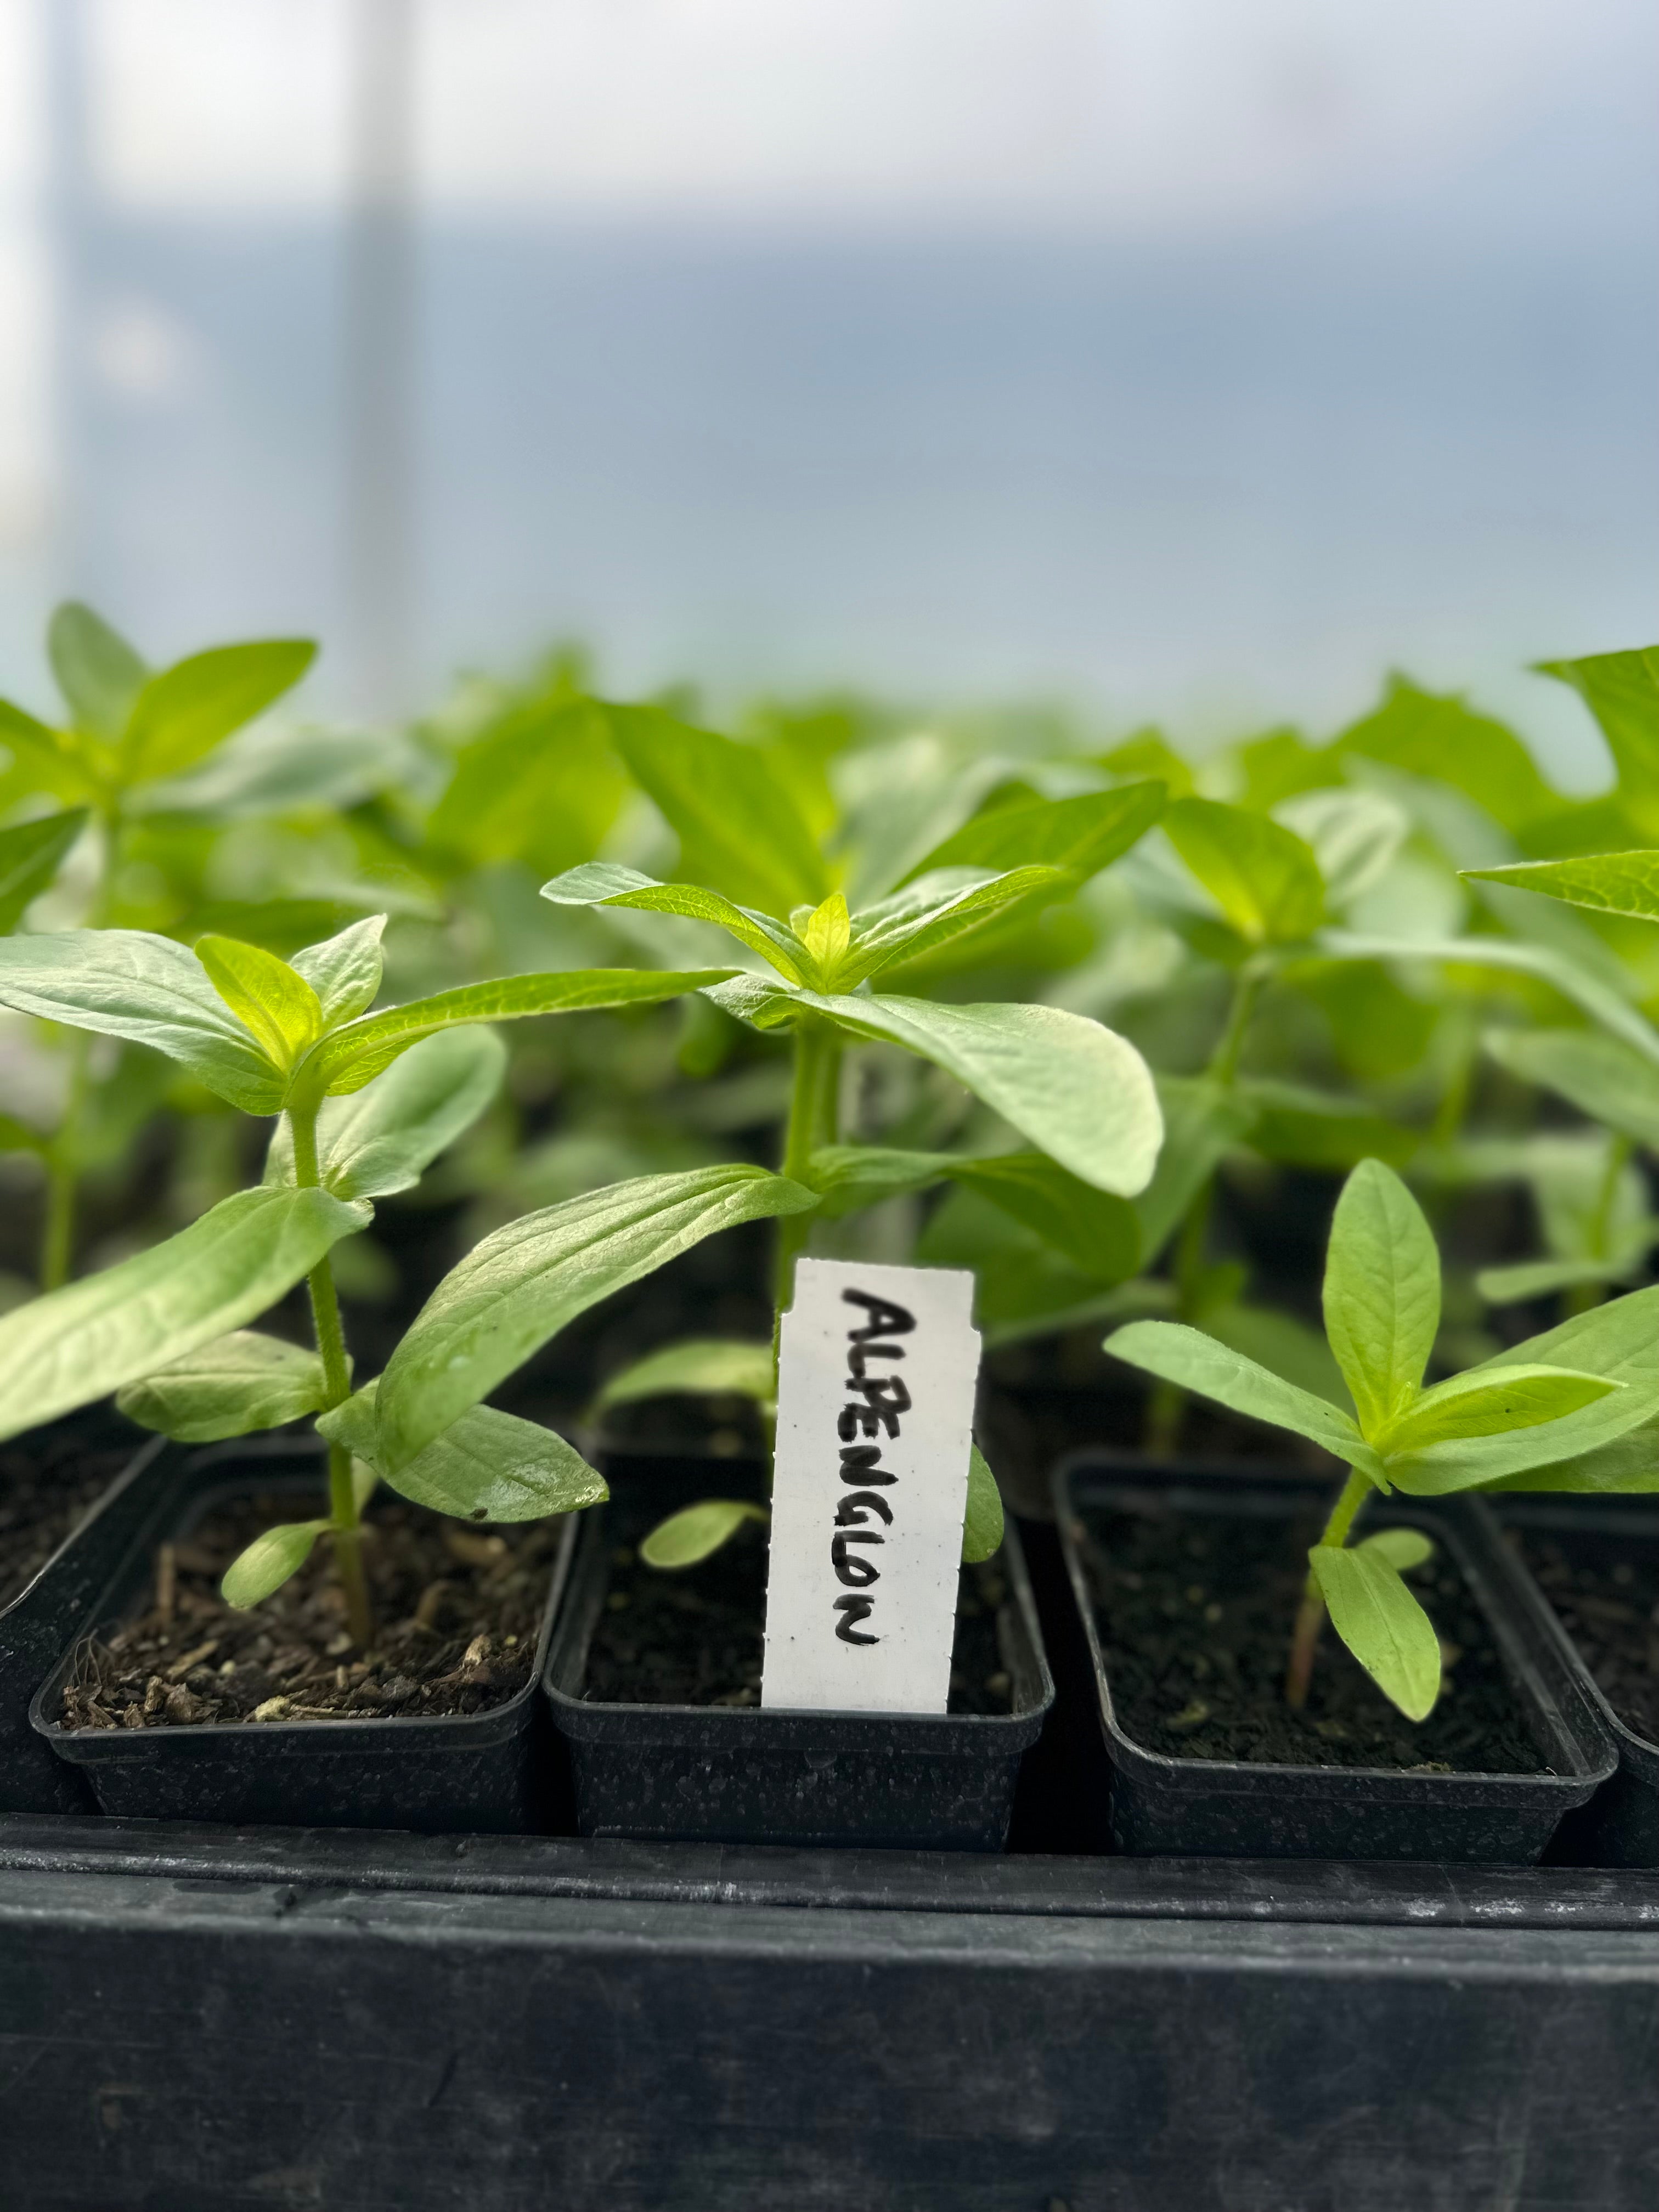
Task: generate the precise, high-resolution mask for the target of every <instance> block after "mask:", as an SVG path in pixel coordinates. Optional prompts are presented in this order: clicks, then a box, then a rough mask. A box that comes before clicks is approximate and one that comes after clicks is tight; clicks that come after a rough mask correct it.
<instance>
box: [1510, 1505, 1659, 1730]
mask: <svg viewBox="0 0 1659 2212" xmlns="http://www.w3.org/2000/svg"><path fill="white" fill-rule="evenodd" d="M1511 1541H1517V1542H1518V1543H1519V1544H1520V1547H1521V1553H1522V1558H1523V1559H1525V1560H1526V1563H1527V1565H1528V1566H1529V1567H1530V1568H1531V1569H1532V1571H1533V1573H1534V1575H1535V1576H1536V1577H1537V1579H1538V1583H1539V1587H1540V1588H1541V1589H1542V1591H1543V1593H1544V1595H1545V1596H1546V1597H1547V1598H1548V1600H1549V1601H1550V1603H1551V1604H1552V1605H1553V1607H1555V1610H1556V1611H1557V1613H1559V1615H1560V1616H1561V1625H1562V1626H1563V1627H1564V1628H1565V1630H1566V1632H1567V1633H1568V1635H1569V1636H1570V1637H1571V1638H1572V1640H1573V1642H1574V1643H1575V1644H1577V1647H1578V1651H1579V1656H1581V1657H1582V1658H1583V1662H1584V1664H1585V1665H1586V1666H1587V1667H1588V1668H1589V1670H1590V1673H1591V1674H1593V1675H1594V1676H1595V1680H1596V1684H1597V1686H1598V1687H1599V1688H1600V1690H1601V1694H1602V1696H1603V1697H1604V1698H1605V1699H1607V1703H1608V1704H1609V1705H1611V1706H1612V1707H1613V1711H1614V1712H1615V1713H1617V1714H1618V1716H1619V1717H1620V1720H1621V1721H1623V1723H1625V1725H1626V1728H1628V1729H1634V1730H1635V1732H1636V1734H1637V1735H1640V1736H1645V1737H1646V1738H1647V1740H1648V1741H1649V1742H1650V1743H1659V1523H1656V1526H1655V1530H1654V1534H1653V1537H1652V1538H1651V1540H1650V1541H1648V1542H1646V1543H1644V1542H1643V1541H1641V1539H1640V1538H1635V1539H1632V1538H1630V1537H1626V1536H1613V1535H1601V1534H1595V1533H1593V1532H1591V1531H1589V1530H1586V1531H1585V1532H1584V1533H1583V1534H1580V1533H1579V1532H1578V1531H1577V1530H1576V1529H1575V1530H1571V1531H1566V1530H1564V1531H1559V1532H1558V1531H1552V1532H1551V1533H1550V1534H1548V1535H1545V1534H1542V1532H1541V1531H1534V1530H1532V1529H1528V1530H1527V1531H1526V1532H1525V1533H1524V1534H1521V1533H1519V1532H1514V1533H1513V1534H1512V1537H1511Z"/></svg>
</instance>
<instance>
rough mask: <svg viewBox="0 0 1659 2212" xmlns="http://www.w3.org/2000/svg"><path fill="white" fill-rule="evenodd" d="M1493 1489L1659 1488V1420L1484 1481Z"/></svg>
mask: <svg viewBox="0 0 1659 2212" xmlns="http://www.w3.org/2000/svg"><path fill="white" fill-rule="evenodd" d="M1488 1490H1493V1491H1517V1490H1518V1491H1541V1492H1559V1491H1566V1492H1578V1493H1579V1494H1581V1495H1583V1496H1586V1497H1596V1498H1607V1497H1629V1496H1638V1495H1646V1494H1650V1493H1651V1492H1655V1491H1659V1423H1655V1422H1652V1421H1646V1422H1644V1423H1643V1425H1641V1427H1639V1428H1635V1429H1632V1430H1631V1431H1629V1432H1628V1433H1627V1434H1626V1435H1625V1436H1622V1437H1614V1438H1613V1442H1612V1443H1607V1444H1598V1445H1596V1446H1595V1449H1593V1450H1590V1451H1586V1452H1581V1453H1580V1454H1579V1455H1578V1456H1577V1458H1576V1459H1563V1460H1552V1461H1551V1462H1548V1463H1547V1465H1546V1466H1543V1467H1529V1468H1522V1469H1521V1470H1520V1471H1519V1473H1517V1474H1510V1475H1506V1476H1504V1477H1503V1478H1502V1479H1501V1480H1498V1481H1496V1482H1489V1483H1486V1484H1483V1485H1482V1486H1481V1495H1482V1496H1483V1497H1484V1496H1485V1495H1486V1492H1487V1491H1488Z"/></svg>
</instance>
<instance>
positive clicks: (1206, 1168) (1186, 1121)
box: [1134, 1075, 1252, 1264]
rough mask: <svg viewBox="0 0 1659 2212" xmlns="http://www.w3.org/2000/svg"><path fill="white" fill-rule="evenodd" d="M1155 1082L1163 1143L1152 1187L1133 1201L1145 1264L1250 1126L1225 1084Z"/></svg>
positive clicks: (1197, 1079)
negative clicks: (1162, 1126)
mask: <svg viewBox="0 0 1659 2212" xmlns="http://www.w3.org/2000/svg"><path fill="white" fill-rule="evenodd" d="M1157 1082H1158V1105H1159V1108H1160V1109H1161V1111H1162V1114H1163V1119H1164V1144H1163V1147H1162V1149H1161V1150H1160V1152H1159V1153H1158V1165H1157V1167H1156V1168H1155V1169H1154V1170H1153V1171H1152V1181H1151V1182H1150V1183H1148V1184H1147V1186H1146V1189H1145V1190H1143V1191H1142V1192H1141V1193H1140V1194H1139V1197H1138V1198H1137V1199H1136V1200H1135V1201H1134V1207H1135V1212H1136V1215H1137V1216H1138V1218H1139V1222H1140V1249H1141V1255H1142V1259H1143V1261H1145V1262H1146V1263H1147V1264H1150V1263H1151V1262H1152V1261H1154V1260H1156V1259H1157V1257H1158V1254H1159V1253H1160V1252H1161V1251H1162V1250H1163V1249H1164V1245H1165V1243H1167V1242H1168V1240H1169V1238H1170V1237H1171V1236H1172V1235H1173V1233H1174V1232H1175V1231H1176V1229H1177V1228H1179V1226H1180V1225H1181V1224H1182V1222H1183V1221H1184V1220H1185V1219H1186V1218H1187V1215H1188V1212H1189V1211H1190V1210H1191V1207H1192V1203H1193V1200H1194V1199H1195V1198H1196V1197H1197V1196H1198V1194H1199V1192H1200V1190H1202V1189H1203V1188H1204V1186H1205V1185H1206V1183H1207V1182H1209V1180H1210V1177H1211V1176H1212V1175H1213V1174H1214V1173H1215V1171H1216V1169H1217V1168H1218V1166H1219V1165H1220V1164H1221V1161H1222V1159H1223V1158H1224V1157H1225V1154H1226V1153H1228V1152H1231V1150H1232V1148H1233V1147H1234V1146H1235V1145H1237V1144H1239V1143H1240V1142H1242V1141H1243V1139H1244V1138H1245V1137H1246V1136H1247V1135H1248V1134H1249V1130H1250V1127H1251V1123H1252V1115H1251V1111H1250V1109H1249V1107H1248V1106H1246V1105H1245V1104H1244V1103H1243V1100H1242V1099H1240V1098H1239V1097H1237V1096H1236V1095H1235V1094H1234V1092H1233V1091H1231V1089H1229V1087H1228V1086H1227V1085H1225V1084H1222V1083H1218V1082H1214V1081H1212V1080H1211V1079H1209V1078H1207V1077H1205V1076H1182V1075H1160V1076H1159V1077H1158V1079H1157Z"/></svg>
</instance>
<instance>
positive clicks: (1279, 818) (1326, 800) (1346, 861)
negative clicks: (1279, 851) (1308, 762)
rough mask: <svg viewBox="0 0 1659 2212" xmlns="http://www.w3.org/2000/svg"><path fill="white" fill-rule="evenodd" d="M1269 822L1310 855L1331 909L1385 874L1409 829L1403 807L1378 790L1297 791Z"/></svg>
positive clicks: (1275, 810) (1344, 903) (1368, 888)
mask: <svg viewBox="0 0 1659 2212" xmlns="http://www.w3.org/2000/svg"><path fill="white" fill-rule="evenodd" d="M1273 819H1274V820H1275V821H1276V822H1278V823H1280V824H1281V825H1282V827H1284V828H1285V829H1289V830H1290V831H1291V833H1292V834H1293V835H1294V836H1297V837H1300V838H1301V839H1302V841H1303V842H1304V844H1305V845H1306V846H1307V847H1308V848H1309V849H1310V852H1311V853H1312V854H1313V856H1314V860H1315V861H1316V864H1317V866H1318V868H1319V872H1320V874H1321V875H1322V877H1323V878H1324V879H1325V896H1326V899H1327V901H1328V903H1329V904H1330V905H1331V906H1333V907H1341V906H1346V904H1347V902H1348V901H1349V900H1350V899H1356V898H1358V896H1359V895H1360V893H1361V892H1362V891H1368V890H1370V887H1371V885H1372V884H1374V883H1376V881H1377V880H1378V879H1379V878H1381V877H1382V876H1383V875H1385V874H1386V873H1387V872H1388V870H1389V866H1390V865H1391V864H1392V862H1393V860H1394V858H1395V854H1397V853H1398V852H1399V850H1400V848H1401V845H1402V844H1403V843H1404V842H1405V840H1406V837H1407V834H1408V832H1409V831H1410V829H1411V821H1410V817H1408V816H1407V812H1406V810H1405V808H1404V807H1403V806H1401V805H1398V804H1397V803H1396V802H1395V800H1394V799H1389V798H1386V797H1385V796H1384V795H1383V793H1381V792H1380V791H1349V790H1333V791H1304V792H1299V793H1297V795H1296V797H1295V798H1293V799H1286V800H1285V802H1284V803H1283V805H1279V806H1277V807H1275V808H1274V810H1273Z"/></svg>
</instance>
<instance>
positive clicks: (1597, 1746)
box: [1054, 1454, 1618, 1866]
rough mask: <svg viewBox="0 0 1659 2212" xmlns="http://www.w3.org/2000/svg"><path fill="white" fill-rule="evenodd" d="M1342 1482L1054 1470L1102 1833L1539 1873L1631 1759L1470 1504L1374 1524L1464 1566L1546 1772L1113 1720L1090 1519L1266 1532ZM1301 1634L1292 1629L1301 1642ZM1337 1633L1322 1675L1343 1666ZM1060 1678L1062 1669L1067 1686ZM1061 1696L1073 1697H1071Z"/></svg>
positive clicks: (1191, 1470)
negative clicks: (1233, 1750) (1086, 1552)
mask: <svg viewBox="0 0 1659 2212" xmlns="http://www.w3.org/2000/svg"><path fill="white" fill-rule="evenodd" d="M1333 1497H1334V1487H1333V1484H1332V1481H1331V1479H1330V1478H1328V1477H1322V1476H1317V1475H1314V1474H1309V1473H1306V1472H1304V1471H1300V1470H1288V1471H1283V1472H1279V1473H1275V1474H1272V1475H1262V1474H1256V1473H1255V1472H1254V1471H1250V1472H1246V1471H1244V1470H1242V1469H1237V1468H1218V1467H1214V1466H1211V1467H1187V1466H1173V1467H1169V1468H1160V1467H1155V1466H1152V1465H1150V1464H1149V1463H1148V1462H1145V1461H1130V1460H1125V1459H1114V1458H1112V1457H1111V1456H1110V1455H1106V1454H1089V1455H1079V1456H1078V1457H1076V1458H1074V1459H1073V1460H1070V1461H1067V1462H1062V1464H1061V1465H1060V1468H1057V1469H1056V1471H1055V1475H1054V1502H1055V1511H1056V1516H1057V1518H1058V1521H1059V1525H1060V1543H1061V1547H1062V1549H1063V1553H1064V1557H1065V1561H1066V1569H1067V1574H1068V1579H1069V1583H1070V1588H1071V1595H1072V1600H1073V1607H1074V1608H1075V1611H1074V1616H1073V1619H1072V1620H1070V1621H1069V1622H1068V1623H1067V1626H1066V1630H1065V1632H1064V1638H1065V1641H1064V1644H1063V1645H1062V1647H1061V1663H1062V1667H1063V1668H1065V1669H1066V1672H1067V1673H1069V1675H1070V1681H1069V1683H1067V1684H1066V1686H1067V1687H1069V1688H1070V1690H1071V1692H1072V1697H1071V1705H1072V1709H1073V1719H1074V1735H1075V1748H1076V1753H1077V1755H1078V1756H1079V1759H1080V1761H1081V1762H1082V1767H1083V1771H1082V1772H1081V1774H1080V1776H1079V1784H1080V1787H1081V1788H1082V1789H1083V1791H1084V1793H1085V1799H1086V1801H1087V1802H1088V1804H1089V1806H1090V1807H1091V1814H1092V1826H1093V1828H1094V1831H1095V1837H1096V1840H1097V1843H1098V1844H1101V1845H1102V1846H1103V1847H1104V1848H1108V1849H1111V1850H1119V1851H1128V1852H1135V1853H1173V1854H1179V1855H1182V1856H1202V1857H1244V1858H1257V1859H1268V1858H1347V1859H1371V1860H1379V1859H1415V1860H1440V1861H1448V1862H1462V1863H1486V1864H1491V1865H1508V1866H1528V1865H1532V1864H1534V1863H1536V1862H1537V1861H1538V1860H1539V1859H1540V1858H1541V1857H1542V1855H1543V1853H1544V1851H1545V1850H1546V1848H1547V1845H1548V1844H1549V1842H1550V1839H1551V1838H1552V1837H1553V1834H1554V1832H1555V1830H1556V1828H1557V1827H1558V1826H1559V1824H1560V1822H1561V1820H1563V1818H1564V1817H1565V1815H1566V1814H1569V1813H1571V1812H1572V1811H1573V1810H1574V1809H1575V1808H1577V1807H1579V1806H1582V1805H1584V1804H1586V1803H1588V1802H1589V1800H1590V1798H1591V1797H1593V1796H1595V1792H1596V1791H1597V1790H1599V1789H1600V1788H1601V1786H1602V1785H1603V1784H1605V1783H1606V1782H1607V1780H1608V1779H1609V1778H1610V1777H1611V1775H1612V1774H1613V1771H1614V1768H1615V1767H1616V1765H1617V1763H1618V1754H1617V1751H1616V1749H1615V1747H1614V1745H1613V1739H1612V1737H1611V1735H1609V1733H1608V1731H1607V1728H1606V1726H1605V1724H1604V1723H1603V1720H1602V1717H1601V1713H1600V1712H1599V1711H1598V1710H1597V1708H1596V1705H1595V1700H1594V1698H1593V1696H1592V1694H1591V1686H1590V1685H1589V1682H1588V1681H1587V1680H1586V1679H1585V1677H1584V1674H1583V1668H1581V1667H1580V1666H1579V1665H1578V1664H1577V1662H1576V1660H1575V1659H1574V1658H1573V1656H1572V1654H1571V1650H1569V1649H1567V1648H1566V1647H1565V1644H1564V1642H1563V1640H1562V1639H1561V1638H1559V1637H1554V1636H1552V1635H1551V1634H1550V1633H1549V1632H1548V1629H1547V1624H1546V1623H1545V1622H1544V1621H1543V1620H1541V1619H1540V1618H1539V1613H1538V1608H1537V1607H1536V1606H1535V1605H1532V1604H1529V1603H1528V1600H1527V1597H1526V1593H1525V1589H1524V1586H1523V1584H1522V1577H1521V1575H1520V1572H1519V1570H1518V1567H1517V1565H1516V1561H1515V1559H1514V1558H1513V1556H1512V1554H1511V1553H1510V1547H1508V1546H1507V1545H1506V1544H1504V1542H1503V1541H1501V1539H1500V1538H1499V1537H1498V1534H1497V1532H1496V1530H1495V1528H1493V1527H1492V1523H1491V1522H1489V1521H1487V1520H1486V1519H1483V1518H1482V1517H1481V1516H1478V1515H1476V1514H1474V1513H1472V1512H1471V1511H1470V1510H1468V1503H1467V1501H1465V1500H1462V1499H1456V1498H1452V1499H1445V1500H1439V1501H1435V1502H1434V1503H1432V1504H1431V1503H1430V1502H1429V1501H1426V1500H1423V1499H1417V1498H1412V1499H1407V1498H1402V1497H1401V1496H1399V1495H1398V1494H1397V1493H1396V1495H1395V1497H1393V1498H1389V1499H1387V1500H1385V1501H1379V1503H1378V1504H1377V1505H1376V1506H1375V1507H1373V1508H1372V1509H1371V1512H1370V1515H1368V1518H1367V1522H1366V1527H1367V1528H1371V1527H1374V1526H1375V1527H1387V1526H1389V1525H1395V1526H1398V1525H1401V1524H1405V1525H1409V1526H1413V1527H1417V1528H1424V1529H1425V1530H1428V1531H1429V1532H1430V1533H1431V1534H1432V1535H1433V1536H1434V1538H1435V1540H1436V1541H1437V1543H1438V1544H1439V1545H1440V1546H1441V1547H1443V1550H1444V1551H1445V1553H1447V1554H1448V1555H1449V1558H1450V1559H1451V1560H1452V1561H1453V1562H1454V1563H1455V1565H1456V1566H1457V1568H1458V1569H1459V1570H1460V1571H1461V1572H1462V1576H1463V1578H1464V1582H1465V1583H1466V1585H1467V1587H1468V1591H1469V1593H1470V1595H1472V1596H1473V1597H1474V1601H1475V1603H1476V1605H1477V1606H1478V1607H1479V1608H1480V1613H1481V1615H1482V1616H1483V1618H1484V1621H1485V1625H1486V1628H1487V1630H1488V1632H1489V1633H1490V1635H1491V1637H1492V1641H1493V1644H1494V1645H1495V1648H1496V1651H1497V1655H1498V1661H1499V1663H1500V1665H1501V1668H1502V1670H1503V1674H1504V1677H1505V1679H1506V1680H1507V1681H1508V1684H1509V1686H1510V1689H1511V1690H1512V1692H1513V1693H1514V1698H1515V1701H1516V1714H1517V1716H1518V1717H1519V1719H1520V1721H1521V1722H1522V1724H1523V1727H1524V1730H1525V1733H1526V1735H1528V1736H1529V1737H1530V1739H1531V1741H1532V1743H1533V1745H1534V1747H1535V1749H1536V1752H1537V1754H1538V1757H1539V1759H1540V1763H1541V1768H1542V1770H1543V1771H1537V1772H1503V1773H1491V1772H1474V1771H1469V1772H1458V1771H1454V1772H1449V1773H1448V1772H1427V1771H1411V1770H1407V1769H1405V1768H1401V1767H1382V1766H1337V1765H1332V1766H1324V1765H1289V1764H1283V1765H1280V1764H1271V1763H1268V1762H1266V1761H1262V1762H1256V1761H1245V1760H1227V1759H1199V1758H1177V1757H1173V1756H1170V1755H1167V1754H1165V1753H1160V1752H1156V1751H1152V1750H1150V1749H1149V1748H1148V1747H1146V1745H1144V1744H1142V1743H1139V1742H1137V1741H1136V1740H1135V1739H1134V1737H1133V1735H1131V1734H1130V1733H1129V1731H1128V1729H1127V1726H1126V1725H1125V1723H1123V1722H1122V1721H1121V1719H1120V1717H1119V1715H1118V1713H1117V1711H1115V1706H1114V1702H1113V1696H1112V1686H1111V1683H1110V1681H1109V1679H1108V1676H1107V1673H1106V1668H1105V1663H1104V1661H1103V1654H1102V1649H1101V1638H1100V1635H1099V1631H1098V1626H1097V1614H1096V1601H1095V1598H1094V1595H1093V1593H1092V1591H1091V1587H1090V1583H1089V1577H1088V1571H1087V1569H1086V1567H1085V1561H1084V1558H1083V1552H1082V1545H1083V1540H1084V1538H1085V1534H1086V1530H1085V1524H1084V1519H1083V1516H1089V1515H1091V1514H1104V1513H1112V1514H1121V1513H1129V1514H1151V1515H1159V1516H1162V1515H1169V1514H1176V1515H1181V1516H1203V1517H1206V1518H1210V1519H1212V1520H1213V1519H1214V1518H1215V1517H1216V1516H1223V1517H1225V1518H1229V1519H1232V1520H1234V1521H1236V1522H1237V1521H1246V1522H1256V1523H1258V1524H1259V1523H1260V1522H1261V1521H1262V1520H1264V1519H1267V1520H1279V1521H1287V1520H1290V1519H1291V1518H1292V1517H1295V1516H1299V1515H1304V1514H1307V1513H1309V1512H1310V1511H1314V1512H1320V1511H1322V1510H1324V1509H1325V1508H1326V1507H1327V1506H1328V1503H1329V1501H1330V1499H1331V1498H1333ZM1288 1631H1289V1623H1288V1621H1287V1623H1286V1634H1287V1638H1288ZM1331 1640H1332V1639H1331V1636H1330V1631H1329V1628H1328V1627H1327V1630H1326V1633H1325V1640H1324V1643H1323V1644H1322V1662H1321V1663H1322V1664H1328V1662H1329V1658H1330V1645H1331ZM1062 1680H1063V1682H1064V1681H1065V1680H1066V1674H1063V1675H1062ZM1063 1694H1064V1692H1063Z"/></svg>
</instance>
